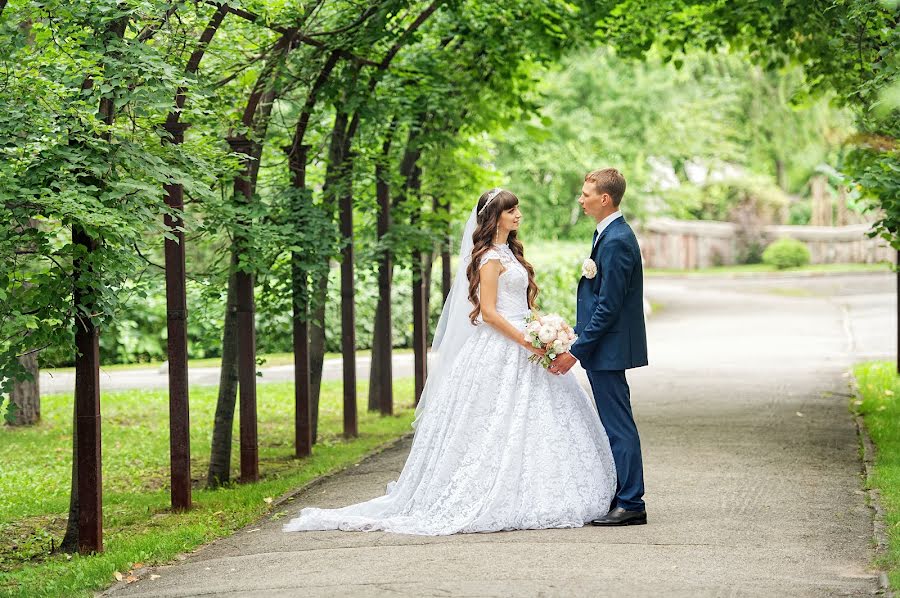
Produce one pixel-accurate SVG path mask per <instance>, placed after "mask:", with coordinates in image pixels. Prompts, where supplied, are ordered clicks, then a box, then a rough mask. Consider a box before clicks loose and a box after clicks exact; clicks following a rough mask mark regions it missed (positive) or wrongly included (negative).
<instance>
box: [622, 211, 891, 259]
mask: <svg viewBox="0 0 900 598" xmlns="http://www.w3.org/2000/svg"><path fill="white" fill-rule="evenodd" d="M871 229H872V225H871V224H851V225H848V226H795V225H766V226H763V227H761V228H760V229H759V234H760V235H761V236H762V238H763V239H764V240H765V242H767V243H770V242H772V241H775V240H777V239H780V238H783V237H788V238H791V239H797V240H798V241H802V242H804V243H805V244H806V246H807V247H808V248H809V252H810V262H811V263H813V264H842V263H847V264H849V263H861V264H870V263H876V262H882V261H890V262H892V261H893V260H894V256H895V252H894V250H893V249H891V248H890V246H889V245H888V244H887V243H886V242H885V241H884V240H883V239H879V238H874V239H873V238H869V237H868V236H867V234H866V233H867V232H869V231H870V230H871ZM739 232H740V231H739V227H738V225H736V224H733V223H730V222H713V221H709V220H674V219H671V218H654V219H653V220H649V221H647V222H645V223H643V225H642V226H640V227H638V230H637V234H638V238H639V241H640V244H641V252H642V253H643V255H644V262H645V267H648V268H671V269H683V270H694V269H697V268H707V267H710V266H720V265H731V264H735V263H737V256H738V254H739V250H740V247H739Z"/></svg>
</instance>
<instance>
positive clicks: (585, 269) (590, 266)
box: [581, 258, 597, 278]
mask: <svg viewBox="0 0 900 598" xmlns="http://www.w3.org/2000/svg"><path fill="white" fill-rule="evenodd" d="M581 275H582V276H584V277H585V278H593V277H595V276H597V264H595V263H594V260H592V259H591V258H588V259H586V260H584V263H583V264H581Z"/></svg>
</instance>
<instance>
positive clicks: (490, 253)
mask: <svg viewBox="0 0 900 598" xmlns="http://www.w3.org/2000/svg"><path fill="white" fill-rule="evenodd" d="M491 260H500V261H502V260H503V256H501V255H500V252H499V251H497V250H496V249H488V250H487V251H485V252H484V255H482V256H481V260H480V261H479V262H478V267H479V268H481V267H483V266H484V265H485V264H486V263H488V262H489V261H491Z"/></svg>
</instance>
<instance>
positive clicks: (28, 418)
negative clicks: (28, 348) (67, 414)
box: [9, 351, 41, 426]
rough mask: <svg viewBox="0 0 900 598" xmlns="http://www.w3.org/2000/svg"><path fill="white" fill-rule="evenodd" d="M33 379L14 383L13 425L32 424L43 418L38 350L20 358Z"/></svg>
mask: <svg viewBox="0 0 900 598" xmlns="http://www.w3.org/2000/svg"><path fill="white" fill-rule="evenodd" d="M19 363H21V364H22V367H24V368H25V369H26V370H27V371H28V373H29V374H31V380H22V381H19V382H16V383H15V384H14V385H13V388H12V392H11V393H10V395H9V401H10V403H12V405H13V414H12V421H10V422H9V424H10V425H11V426H31V425H34V424H36V423H38V422H39V421H40V419H41V389H40V370H39V369H38V352H37V351H34V352H33V353H29V354H28V355H24V356H22V357H20V358H19Z"/></svg>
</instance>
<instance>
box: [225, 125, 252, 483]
mask: <svg viewBox="0 0 900 598" xmlns="http://www.w3.org/2000/svg"><path fill="white" fill-rule="evenodd" d="M228 141H229V143H231V147H232V150H233V151H234V152H235V153H237V154H242V155H243V156H244V158H243V160H244V167H243V170H242V172H241V173H240V174H239V175H238V176H237V177H236V178H235V181H234V196H235V202H236V203H239V204H244V205H245V206H246V205H249V204H250V203H251V202H252V198H253V183H252V181H251V176H252V174H251V168H252V167H251V158H250V156H251V155H252V144H251V142H250V141H249V140H248V139H247V138H246V137H244V136H238V137H231V138H229V140H228ZM240 224H241V225H242V226H243V227H245V229H246V228H247V227H249V226H250V222H249V221H242V222H241V223H240ZM246 234H247V233H246V231H242V232H241V233H240V234H239V236H236V237H235V248H236V250H237V251H239V252H240V253H241V254H243V253H244V252H245V251H246V250H247V246H248V245H249V241H248V239H247V238H246V236H245V235H246ZM238 261H240V260H238ZM254 281H255V277H254V275H253V272H248V271H246V270H237V271H236V272H235V299H236V308H237V344H238V388H239V396H240V405H239V409H240V435H241V440H240V451H241V482H244V483H246V482H255V481H257V480H258V479H259V445H258V441H257V422H256V306H255V304H254V301H253V291H254Z"/></svg>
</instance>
